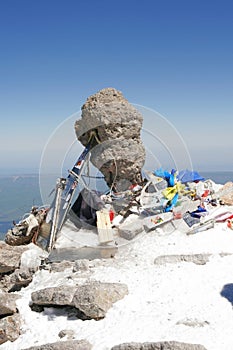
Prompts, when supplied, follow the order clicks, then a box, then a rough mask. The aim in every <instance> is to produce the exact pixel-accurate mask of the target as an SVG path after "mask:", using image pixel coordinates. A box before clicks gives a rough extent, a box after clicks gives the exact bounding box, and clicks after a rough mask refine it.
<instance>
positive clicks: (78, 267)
mask: <svg viewBox="0 0 233 350" xmlns="http://www.w3.org/2000/svg"><path fill="white" fill-rule="evenodd" d="M88 270H89V260H87V259H81V260H76V261H75V262H74V266H73V272H81V271H88Z"/></svg>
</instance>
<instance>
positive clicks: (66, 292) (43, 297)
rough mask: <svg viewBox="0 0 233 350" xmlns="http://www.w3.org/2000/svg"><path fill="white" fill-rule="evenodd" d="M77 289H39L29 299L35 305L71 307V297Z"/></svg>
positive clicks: (63, 287)
mask: <svg viewBox="0 0 233 350" xmlns="http://www.w3.org/2000/svg"><path fill="white" fill-rule="evenodd" d="M76 289H77V287H75V286H59V287H49V288H44V289H40V290H38V291H36V292H33V293H32V294H31V299H32V302H33V303H34V304H37V305H44V306H46V305H60V306H64V305H70V306H73V303H72V301H73V296H74V293H75V291H76Z"/></svg>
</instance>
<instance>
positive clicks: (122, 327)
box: [0, 223, 233, 350]
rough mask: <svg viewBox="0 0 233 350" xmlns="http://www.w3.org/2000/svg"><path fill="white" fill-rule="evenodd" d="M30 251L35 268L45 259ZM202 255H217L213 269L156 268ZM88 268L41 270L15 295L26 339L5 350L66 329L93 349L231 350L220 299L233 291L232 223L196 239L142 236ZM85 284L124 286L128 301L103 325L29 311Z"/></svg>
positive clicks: (28, 259) (232, 339) (231, 321)
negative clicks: (195, 347) (36, 302)
mask: <svg viewBox="0 0 233 350" xmlns="http://www.w3.org/2000/svg"><path fill="white" fill-rule="evenodd" d="M65 230H66V231H65V238H64V243H65V240H66V241H67V239H68V237H69V235H70V233H71V228H70V227H68V226H67V227H66V229H65ZM75 235H76V236H75ZM78 235H80V237H82V233H81V232H80V231H79V232H73V237H76V238H77V237H78ZM83 235H84V233H83ZM71 236H72V235H71ZM71 236H70V237H71ZM84 236H85V235H84ZM84 236H83V237H84ZM85 237H86V238H87V237H88V234H87V236H85ZM61 245H62V241H61ZM30 246H31V250H30V252H27V253H25V254H26V255H25V256H23V260H22V262H23V264H30V263H32V261H35V260H34V259H33V255H35V254H37V255H40V254H41V252H42V251H40V249H39V248H38V247H36V246H34V245H33V244H31V245H30ZM197 253H211V257H210V259H209V262H207V263H206V264H204V265H196V264H194V263H192V262H174V263H166V264H155V263H154V260H155V258H156V257H158V256H160V255H167V254H197ZM221 253H228V254H226V255H224V254H223V255H222V254H221ZM220 254H221V255H220ZM89 265H90V268H89V270H88V271H83V272H76V273H75V274H73V273H72V271H71V269H70V268H68V269H66V270H64V271H63V272H49V271H47V270H39V271H38V272H37V273H36V274H35V275H34V278H33V281H32V283H31V284H30V285H29V286H28V287H26V288H24V289H22V290H21V291H20V292H17V294H20V295H21V299H19V300H18V301H17V305H18V309H19V312H20V314H21V317H22V319H23V324H22V335H21V336H20V337H19V338H18V339H17V340H16V341H15V342H13V343H10V342H7V343H5V344H3V345H1V346H0V348H1V349H5V350H19V349H24V348H27V347H29V346H33V345H41V344H45V343H51V342H55V341H59V340H60V341H62V340H66V338H62V339H60V338H59V336H58V333H59V332H60V331H61V330H65V329H66V330H67V329H68V330H73V331H74V334H75V339H87V340H88V341H89V342H90V343H91V344H92V345H93V350H107V349H111V347H112V346H114V345H117V344H120V343H124V342H148V341H162V340H167V341H168V340H176V341H181V342H187V343H196V344H202V345H204V346H205V347H206V349H208V350H220V349H221V350H232V349H233V310H232V305H231V303H230V302H229V301H228V300H227V299H226V298H225V297H223V296H221V291H222V289H223V288H224V286H225V285H229V284H231V283H232V284H233V269H232V266H233V230H231V229H230V228H228V227H227V226H226V223H221V224H220V223H218V224H215V227H214V228H213V229H209V230H207V231H203V232H198V233H196V234H194V235H185V234H184V233H181V232H180V231H178V230H175V231H174V230H169V229H167V230H164V231H163V230H161V229H160V230H156V231H151V232H149V233H143V234H141V235H140V236H138V238H137V239H135V240H134V241H130V242H129V243H128V244H122V245H119V247H118V251H117V253H116V255H115V257H114V258H110V259H97V260H93V261H90V264H89ZM87 279H88V280H89V279H91V280H97V281H102V282H122V283H125V284H127V286H128V289H129V294H128V295H127V296H125V297H124V298H123V299H122V300H120V301H118V302H116V303H115V304H114V305H113V307H112V308H111V309H110V310H109V311H108V312H107V315H106V317H105V318H104V319H102V320H99V321H94V320H90V321H81V320H78V319H68V318H67V315H65V314H64V313H63V312H61V311H60V313H59V311H57V310H55V309H51V308H46V309H45V310H44V312H42V313H37V312H33V311H31V309H30V307H29V302H30V300H31V293H32V292H33V291H35V290H39V289H42V288H45V287H49V286H58V285H74V284H77V283H82V282H84V281H86V280H87ZM232 290H233V289H232Z"/></svg>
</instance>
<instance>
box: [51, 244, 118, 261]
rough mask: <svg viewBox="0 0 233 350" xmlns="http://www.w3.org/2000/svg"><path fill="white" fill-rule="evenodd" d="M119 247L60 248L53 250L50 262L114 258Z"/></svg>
mask: <svg viewBox="0 0 233 350" xmlns="http://www.w3.org/2000/svg"><path fill="white" fill-rule="evenodd" d="M117 249H118V248H117V247H112V246H109V247H108V246H104V247H101V246H99V247H81V248H58V249H54V250H52V251H51V253H50V254H49V256H48V258H47V259H48V262H60V261H63V260H66V261H76V260H80V259H88V260H94V259H108V258H113V257H114V256H115V254H116V252H117Z"/></svg>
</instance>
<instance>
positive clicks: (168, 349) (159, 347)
mask: <svg viewBox="0 0 233 350" xmlns="http://www.w3.org/2000/svg"><path fill="white" fill-rule="evenodd" d="M111 350H207V349H206V348H205V347H204V346H203V345H199V344H189V343H180V342H177V341H164V342H156V343H152V342H146V343H124V344H120V345H116V346H113V347H112V348H111Z"/></svg>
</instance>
